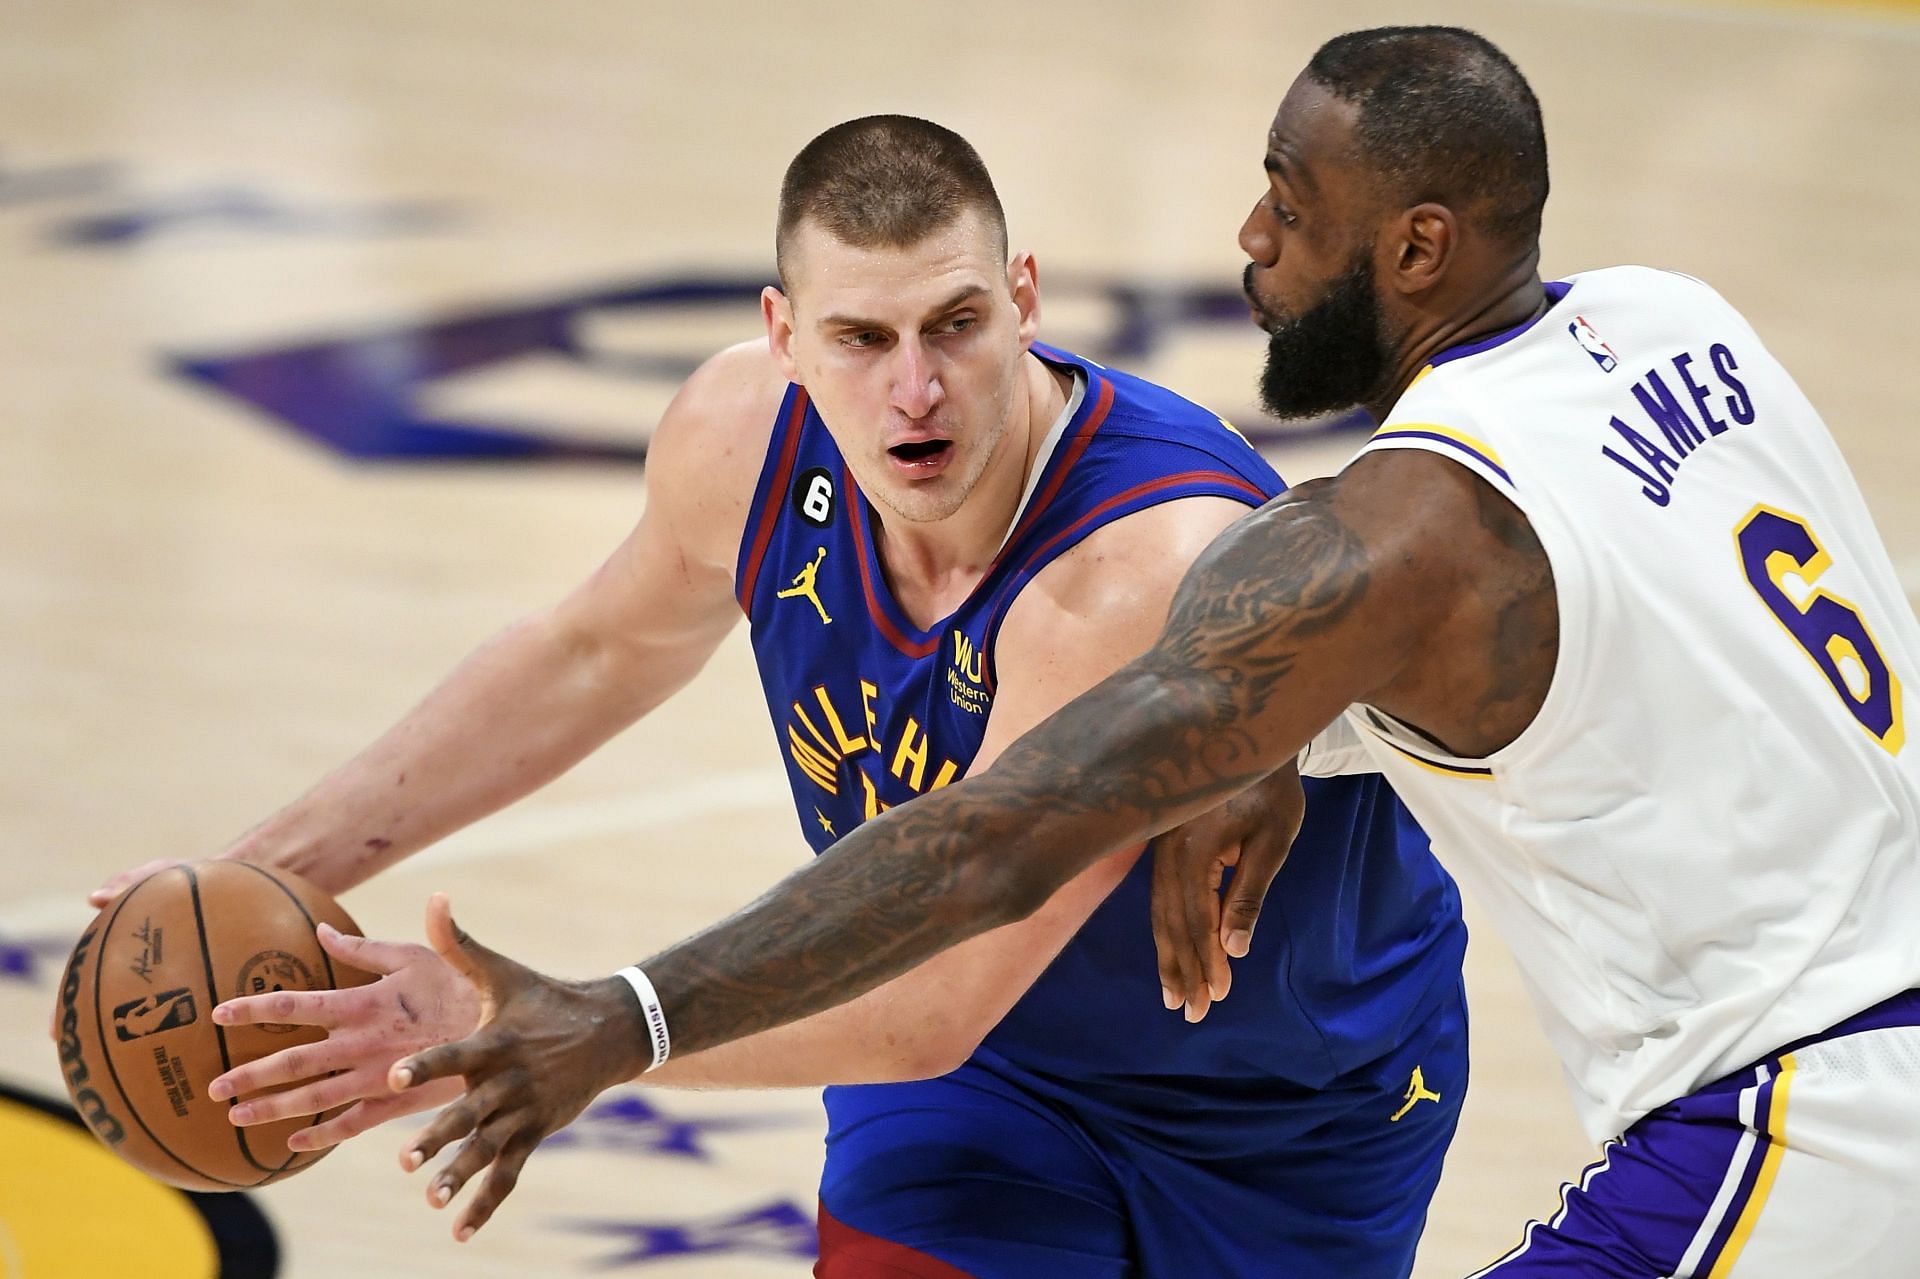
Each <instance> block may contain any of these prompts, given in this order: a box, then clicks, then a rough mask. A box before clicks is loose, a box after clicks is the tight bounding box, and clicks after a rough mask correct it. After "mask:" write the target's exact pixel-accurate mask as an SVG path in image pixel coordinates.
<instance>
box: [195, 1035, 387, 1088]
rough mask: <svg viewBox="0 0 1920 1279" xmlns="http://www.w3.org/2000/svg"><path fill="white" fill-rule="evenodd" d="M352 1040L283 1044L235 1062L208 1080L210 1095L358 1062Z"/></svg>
mask: <svg viewBox="0 0 1920 1279" xmlns="http://www.w3.org/2000/svg"><path fill="white" fill-rule="evenodd" d="M353 1057H354V1047H353V1045H352V1043H351V1042H342V1041H340V1040H335V1039H322V1040H321V1041H320V1042H319V1043H316V1044H296V1045H294V1046H293V1047H292V1048H282V1049H281V1050H280V1051H279V1052H277V1053H273V1054H271V1055H270V1056H266V1057H261V1058H259V1059H258V1060H257V1061H250V1062H246V1063H245V1064H243V1065H239V1066H235V1067H234V1068H233V1069H232V1070H229V1071H228V1072H227V1073H226V1074H224V1075H218V1076H215V1077H214V1078H213V1079H211V1080H209V1081H208V1083H207V1096H208V1097H211V1098H212V1099H213V1100H215V1101H225V1100H226V1099H227V1098H229V1097H243V1096H245V1095H246V1094H248V1093H253V1092H259V1091H260V1090H261V1089H262V1088H279V1087H283V1086H284V1085H287V1084H297V1083H300V1082H302V1081H304V1080H309V1079H315V1078H318V1077H320V1076H322V1075H330V1074H332V1073H333V1072H334V1071H336V1070H345V1069H347V1068H348V1067H350V1066H353V1065H354V1064H355V1062H354V1060H353Z"/></svg>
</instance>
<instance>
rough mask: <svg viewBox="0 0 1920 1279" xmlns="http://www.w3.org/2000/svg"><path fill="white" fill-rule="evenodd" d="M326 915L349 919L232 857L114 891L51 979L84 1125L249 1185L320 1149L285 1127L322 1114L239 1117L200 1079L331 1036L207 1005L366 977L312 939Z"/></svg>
mask: <svg viewBox="0 0 1920 1279" xmlns="http://www.w3.org/2000/svg"><path fill="white" fill-rule="evenodd" d="M322 921H325V922H326V923H329V924H332V925H333V926H334V927H335V928H338V929H339V930H340V931H341V932H345V933H355V934H357V933H358V932H359V931H360V930H359V929H358V928H357V927H356V926H355V925H354V922H353V920H352V919H351V918H350V917H349V916H348V915H347V913H346V912H345V911H344V910H342V909H341V908H340V907H339V905H338V904H337V903H336V902H334V900H333V898H332V897H330V896H328V895H327V894H326V893H325V892H323V891H321V890H320V889H318V888H315V887H314V886H313V885H312V884H309V883H307V882H306V881H305V880H303V879H301V878H299V877H298V876H296V875H293V874H290V873H289V872H287V871H284V870H269V869H267V868H264V867H260V866H255V865H252V864H250V863H247V862H240V861H208V862H198V863H194V864H190V865H182V866H173V867H169V868H167V869H165V870H162V871H158V872H156V873H155V874H153V875H150V876H149V877H147V878H146V879H143V880H141V881H140V882H139V883H137V884H135V885H134V886H133V887H131V888H129V889H127V890H126V891H125V892H123V893H121V894H120V896H119V897H118V898H116V899H115V900H114V901H112V902H111V903H109V904H108V905H107V907H106V908H105V909H104V910H102V911H101V913H100V915H99V916H98V917H97V918H96V919H95V920H94V921H93V923H92V924H90V925H88V927H87V930H86V932H84V933H83V934H81V936H80V940H79V942H78V943H76V944H75V946H74V948H73V955H72V957H71V958H70V959H69V960H68V962H67V968H66V973H65V975H64V977H63V978H62V980H61V985H60V1007H59V1042H60V1066H61V1073H62V1074H63V1075H64V1076H65V1077H66V1081H67V1092H68V1094H69V1095H70V1096H71V1097H72V1098H73V1104H74V1107H75V1108H76V1109H78V1110H79V1112H80V1116H81V1118H83V1119H84V1120H85V1121H86V1123H87V1126H88V1127H89V1128H91V1129H92V1130H93V1133H94V1135H95V1136H96V1137H98V1138H100V1140H102V1141H104V1142H105V1143H106V1144H107V1145H108V1146H109V1147H110V1148H111V1149H112V1150H113V1151H114V1152H115V1153H116V1154H118V1155H119V1156H120V1157H121V1158H122V1159H124V1160H126V1161H127V1162H128V1163H130V1164H132V1165H133V1166H134V1167H136V1168H138V1169H140V1170H141V1171H142V1172H145V1173H148V1174H150V1175H152V1176H154V1177H157V1178H159V1179H160V1180H161V1181H164V1182H167V1183H169V1184H171V1185H175V1186H179V1187H181V1188H182V1189H185V1190H203V1191H208V1190H211V1191H218V1190H244V1189H248V1188H251V1187H254V1186H263V1185H266V1184H267V1183H268V1182H272V1181H279V1180H280V1179H282V1178H284V1177H290V1176H292V1175H293V1174H294V1173H296V1172H299V1171H300V1170H301V1169H302V1168H307V1167H310V1166H312V1165H313V1164H314V1163H316V1162H318V1160H319V1159H320V1157H321V1156H322V1155H324V1154H326V1153H327V1152H326V1151H325V1150H317V1151H306V1152H302V1153H299V1154H295V1153H294V1152H292V1151H289V1150H288V1149H287V1137H288V1135H289V1134H290V1133H292V1132H294V1131H295V1130H296V1129H298V1128H301V1127H303V1126H305V1125H308V1124H312V1123H318V1122H320V1121H321V1119H324V1118H327V1117H329V1116H324V1115H323V1116H320V1117H319V1118H315V1117H313V1116H306V1117H304V1118H295V1119H288V1120H285V1121H283V1122H280V1123H275V1124H263V1125H259V1126H257V1127H251V1128H236V1127H234V1126H233V1124H232V1123H230V1122H229V1121H228V1119H227V1110H228V1108H229V1106H231V1105H232V1102H216V1101H212V1100H210V1099H209V1098H208V1097H207V1095H206V1088H207V1084H208V1083H210V1082H211V1081H212V1080H213V1079H214V1078H215V1077H216V1076H218V1075H221V1074H224V1073H225V1072H226V1071H228V1070H229V1069H231V1068H233V1067H234V1066H238V1065H241V1064H243V1063H245V1062H249V1061H253V1060H255V1059H257V1058H260V1057H266V1056H270V1055H271V1054H273V1053H276V1052H279V1051H280V1050H281V1049H283V1048H287V1047H290V1046H292V1045H294V1044H304V1043H312V1042H315V1041H317V1040H319V1039H322V1038H324V1037H325V1034H326V1032H325V1031H324V1030H322V1029H321V1028H319V1027H317V1026H283V1025H255V1026H218V1025H215V1024H214V1021H213V1016H212V1014H213V1009H214V1006H215V1005H216V1004H219V1003H221V1002H222V1001H224V1000H227V999H232V998H235V997H237V996H240V995H258V994H265V993H267V992H269V991H275V990H319V989H328V988H333V987H338V986H357V985H360V984H362V983H365V982H368V981H371V980H373V978H372V976H371V975H370V974H367V973H362V972H359V971H357V970H354V969H350V968H345V967H340V966H336V965H335V963H334V961H333V957H332V956H330V955H328V954H327V953H326V951H324V950H323V949H321V946H320V942H319V939H318V937H317V936H316V935H315V932H314V930H315V928H316V926H317V925H318V924H320V923H321V922H322ZM234 1100H236V1101H239V1100H245V1098H244V1097H242V1098H235V1099H234ZM341 1109H344V1107H342V1108H341ZM330 1113H338V1111H335V1112H330Z"/></svg>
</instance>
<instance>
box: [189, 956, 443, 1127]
mask: <svg viewBox="0 0 1920 1279" xmlns="http://www.w3.org/2000/svg"><path fill="white" fill-rule="evenodd" d="M319 932H320V945H321V946H322V947H324V948H325V949H326V952H327V953H328V954H329V955H331V956H333V957H334V958H335V959H336V960H338V961H339V962H341V963H343V964H346V965H348V966H349V967H352V968H358V969H360V970H361V971H362V972H369V973H379V974H382V976H381V978H380V980H379V981H377V982H374V983H372V984H371V985H367V986H350V987H348V988H347V989H345V990H281V991H274V992H271V993H269V994H265V995H248V996H245V997H243V998H240V999H229V1000H228V1001H227V1002H225V1003H223V1004H221V1005H220V1006H219V1007H217V1008H215V1009H214V1010H213V1019H214V1021H216V1022H218V1023H219V1024H221V1025H223V1026H246V1025H253V1024H255V1023H259V1022H278V1023H283V1024H287V1025H295V1026H320V1027H324V1028H325V1029H326V1032H327V1037H326V1038H325V1039H323V1040H321V1041H320V1042H318V1043H313V1044H300V1045H296V1046H295V1047H292V1048H286V1049H283V1050H281V1051H280V1052H277V1053H274V1054H273V1055H272V1056H269V1057H262V1058H260V1059H259V1060H257V1061H252V1062H248V1063H247V1064H246V1065H243V1066H236V1067H235V1068H234V1069H232V1070H229V1071H228V1072H227V1073H226V1074H224V1075H221V1076H219V1077H218V1078H216V1079H214V1080H213V1081H212V1082H210V1083H209V1084H208V1085H207V1095H208V1096H209V1097H211V1098H213V1099H214V1100H215V1101H220V1100H224V1099H225V1098H228V1097H246V1098H247V1099H246V1100H244V1101H242V1102H240V1103H239V1104H238V1105H236V1106H234V1107H233V1108H232V1109H231V1110H229V1111H228V1112H227V1117H228V1118H229V1119H231V1120H232V1121H233V1122H234V1123H235V1124H237V1125H240V1126H241V1127H249V1126H251V1125H254V1124H266V1123H273V1122H274V1121H276V1120H280V1119H288V1118H292V1117H294V1116H296V1115H317V1114H320V1113H322V1112H324V1111H327V1110H331V1109H333V1108H334V1107H336V1106H342V1105H346V1104H347V1103H348V1102H353V1103H355V1104H354V1105H353V1106H352V1108H351V1109H349V1110H347V1111H345V1112H344V1113H342V1114H338V1115H335V1116H334V1117H333V1118H331V1119H329V1120H327V1121H326V1122H324V1123H319V1124H314V1125H312V1126H311V1127H307V1128H302V1129H300V1130H299V1131H298V1132H296V1133H294V1134H293V1135H292V1136H291V1137H289V1138H288V1139H287V1146H288V1148H289V1149H291V1150H320V1149H323V1148H325V1147H328V1146H332V1145H336V1144H338V1143H339V1142H342V1141H345V1140H346V1139H347V1138H348V1137H352V1136H354V1135H356V1134H358V1133H362V1132H365V1131H366V1130H367V1129H369V1128H372V1127H373V1126H375V1125H376V1124H382V1123H385V1122H386V1121H387V1120H389V1119H395V1118H398V1117H399V1116H401V1115H411V1114H416V1113H418V1112H419V1111H422V1110H426V1109H429V1108H431V1107H433V1106H437V1105H440V1104H441V1103H442V1102H446V1101H450V1100H451V1099H453V1098H454V1097H457V1096H459V1095H460V1082H459V1080H457V1079H453V1080H443V1081H441V1082H440V1083H439V1084H438V1085H436V1086H435V1087H434V1088H416V1089H413V1090H411V1091H409V1092H406V1093H402V1094H399V1095H395V1094H394V1093H393V1091H392V1090H391V1089H389V1088H388V1087H387V1071H388V1070H389V1069H390V1068H391V1067H392V1066H393V1063H394V1062H396V1061H398V1060H399V1059H400V1058H402V1057H404V1056H406V1055H407V1054H408V1053H410V1052H415V1051H417V1050H419V1049H421V1048H425V1047H430V1046H432V1045H435V1044H445V1043H451V1042H452V1041H454V1040H456V1039H459V1038H460V1037H461V1036H463V1035H467V1034H470V1033H472V1031H473V1028H474V1027H475V1026H476V1025H478V1024H479V1021H480V995H479V992H478V991H476V990H474V988H473V986H472V985H471V984H470V983H469V982H468V981H467V980H466V979H465V978H464V977H462V976H461V975H460V974H459V972H458V971H457V970H456V969H455V968H454V967H453V966H452V965H451V964H449V963H447V961H446V960H444V959H442V958H440V956H439V955H437V954H435V953H434V952H433V951H431V950H429V949H428V948H427V947H425V946H418V945H414V944H413V943H410V942H388V941H374V940H373V939H371V938H367V937H355V936H352V935H350V934H347V933H342V932H340V931H338V930H337V929H335V928H333V927H332V926H331V925H328V924H321V925H320V930H319ZM288 1085H294V1086H292V1087H289V1086H288ZM270 1088H278V1089H282V1091H279V1092H271V1093H268V1094H267V1095H265V1096H254V1097H248V1094H250V1093H257V1092H259V1091H260V1090H262V1089H270Z"/></svg>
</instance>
